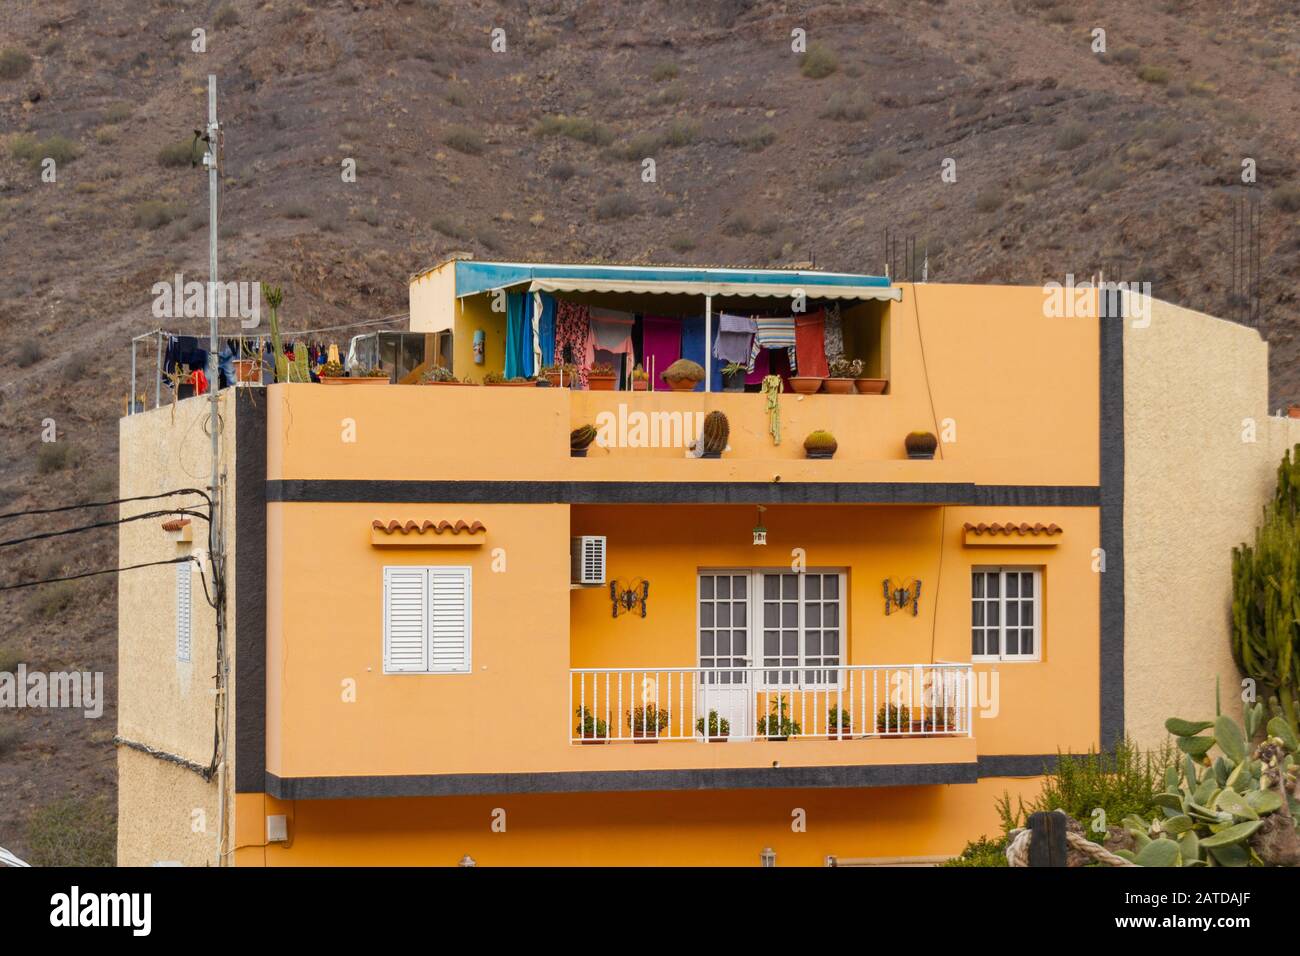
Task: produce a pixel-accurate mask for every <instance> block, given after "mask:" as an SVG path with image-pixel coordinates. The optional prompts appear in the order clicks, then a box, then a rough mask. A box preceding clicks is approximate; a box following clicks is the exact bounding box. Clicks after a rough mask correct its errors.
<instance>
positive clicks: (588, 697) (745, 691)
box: [569, 664, 974, 744]
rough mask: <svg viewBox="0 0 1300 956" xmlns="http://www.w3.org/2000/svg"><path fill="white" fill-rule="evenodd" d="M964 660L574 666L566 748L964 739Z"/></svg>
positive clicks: (967, 680) (967, 688) (967, 682)
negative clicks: (830, 664)
mask: <svg viewBox="0 0 1300 956" xmlns="http://www.w3.org/2000/svg"><path fill="white" fill-rule="evenodd" d="M973 700H974V694H973V693H972V687H971V666H970V665H969V664H890V665H869V666H855V667H825V666H821V667H819V666H804V667H802V668H800V667H795V666H793V665H790V664H787V665H785V666H778V665H775V664H773V665H770V666H745V667H658V668H644V667H634V668H576V669H573V670H571V671H570V672H569V740H570V742H571V743H581V744H596V743H627V742H632V743H655V742H657V741H661V740H696V741H700V742H706V740H707V741H708V742H718V743H720V742H736V741H741V740H764V739H771V740H783V739H787V738H796V737H798V738H806V737H811V738H823V739H829V740H849V739H857V738H864V737H924V736H936V735H943V736H955V735H960V736H970V734H971V714H972V709H973V708H972V705H973Z"/></svg>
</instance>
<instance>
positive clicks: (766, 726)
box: [758, 696, 803, 740]
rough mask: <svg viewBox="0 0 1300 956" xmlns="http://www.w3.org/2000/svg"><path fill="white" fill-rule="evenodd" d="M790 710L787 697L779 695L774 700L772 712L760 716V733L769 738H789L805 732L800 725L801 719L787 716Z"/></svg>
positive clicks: (761, 735)
mask: <svg viewBox="0 0 1300 956" xmlns="http://www.w3.org/2000/svg"><path fill="white" fill-rule="evenodd" d="M789 712H790V705H789V704H787V703H786V702H785V697H784V696H778V697H777V699H776V700H775V701H773V702H772V712H771V713H770V714H767V715H765V716H763V717H760V718H758V735H759V736H760V737H766V738H767V739H768V740H789V739H790V738H791V737H798V736H799V735H800V734H802V733H803V728H802V727H800V726H799V721H797V720H791V719H790V718H789V717H788V716H786V715H787V714H788V713H789Z"/></svg>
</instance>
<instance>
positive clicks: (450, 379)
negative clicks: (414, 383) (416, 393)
mask: <svg viewBox="0 0 1300 956" xmlns="http://www.w3.org/2000/svg"><path fill="white" fill-rule="evenodd" d="M420 384H422V385H465V384H468V383H466V382H462V381H461V380H460V379H458V378H457V377H456V376H455V375H452V374H451V369H449V368H447V367H446V366H443V365H435V366H434V367H433V368H431V369H429V370H428V371H427V372H425V373H424V374H423V375H421V376H420Z"/></svg>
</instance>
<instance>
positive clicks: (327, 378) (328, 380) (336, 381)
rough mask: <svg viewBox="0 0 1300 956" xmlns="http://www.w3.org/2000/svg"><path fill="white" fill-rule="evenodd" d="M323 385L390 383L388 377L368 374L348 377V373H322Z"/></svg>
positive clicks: (321, 380) (321, 381)
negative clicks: (339, 375)
mask: <svg viewBox="0 0 1300 956" xmlns="http://www.w3.org/2000/svg"><path fill="white" fill-rule="evenodd" d="M320 383H321V384H322V385H388V384H389V381H388V379H386V378H376V377H372V376H369V375H367V376H366V377H365V378H348V377H347V376H346V375H344V376H341V377H338V378H336V377H334V376H333V375H322V376H321V377H320Z"/></svg>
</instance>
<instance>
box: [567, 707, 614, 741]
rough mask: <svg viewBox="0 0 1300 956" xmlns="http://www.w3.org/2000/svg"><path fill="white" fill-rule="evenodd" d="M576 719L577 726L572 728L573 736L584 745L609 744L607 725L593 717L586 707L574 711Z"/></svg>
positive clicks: (598, 718)
mask: <svg viewBox="0 0 1300 956" xmlns="http://www.w3.org/2000/svg"><path fill="white" fill-rule="evenodd" d="M574 714H576V715H577V717H578V726H577V727H574V728H573V733H574V736H576V737H578V738H579V739H581V741H582V742H583V743H584V744H604V743H609V724H608V723H606V722H605V721H604V720H602V719H601V718H600V717H596V716H593V715H592V713H591V711H589V710H588V709H587V708H586V707H579V708H578V709H577V710H575V711H574Z"/></svg>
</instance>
